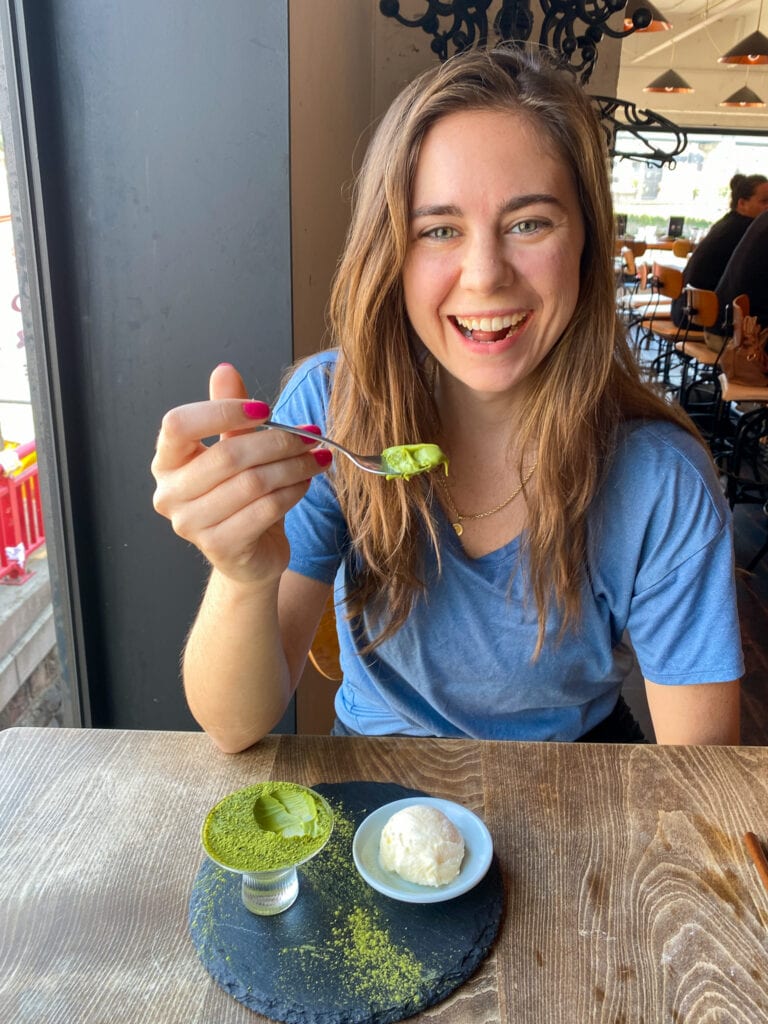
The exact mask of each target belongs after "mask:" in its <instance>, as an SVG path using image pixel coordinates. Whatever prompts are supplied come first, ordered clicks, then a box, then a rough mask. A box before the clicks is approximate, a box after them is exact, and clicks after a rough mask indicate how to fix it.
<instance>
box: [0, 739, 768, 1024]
mask: <svg viewBox="0 0 768 1024" xmlns="http://www.w3.org/2000/svg"><path fill="white" fill-rule="evenodd" d="M0 766H1V767H0V1021H2V1022H3V1024H6V1022H8V1024H10V1022H13V1024H24V1022H34V1024H122V1022H126V1024H128V1022H130V1024H136V1022H138V1021H142V1022H143V1021H151V1022H153V1024H154V1022H158V1024H177V1022H178V1024H240V1022H255V1021H257V1020H260V1019H262V1018H260V1017H259V1016H258V1015H256V1014H253V1013H251V1011H249V1010H248V1009H246V1008H245V1007H243V1006H241V1005H240V1004H239V1003H237V1002H235V1001H234V1000H232V999H231V998H230V997H229V996H227V995H226V994H225V993H224V992H223V991H222V990H221V989H219V988H218V986H217V985H216V984H215V983H214V982H213V981H212V980H211V978H210V977H209V976H208V974H207V973H206V972H205V970H204V969H203V968H202V966H201V965H200V963H199V962H198V960H197V958H196V954H195V950H194V948H193V946H192V943H191V941H190V939H189V937H188V932H187V907H188V900H189V893H190V889H191V886H192V882H193V880H194V877H195V875H196V873H197V870H198V867H199V865H200V863H201V861H202V857H203V854H202V851H201V848H200V845H199V831H200V825H201V822H202V819H203V817H204V815H205V812H206V811H207V810H208V809H209V808H210V807H211V806H212V804H213V803H215V802H216V800H218V799H219V798H220V797H222V796H224V795H226V794H227V793H229V792H231V791H232V790H234V789H237V788H239V787H240V786H243V785H247V784H249V783H251V782H254V781H256V780H258V779H265V778H268V777H272V778H282V779H292V780H295V781H298V782H302V783H305V784H309V785H312V784H315V783H318V782H323V781H324V782H340V781H344V780H349V779H374V780H381V781H395V782H400V783H402V784H404V785H408V786H413V787H415V788H420V789H423V790H425V791H426V792H429V793H432V794H434V795H436V796H442V797H446V798H449V799H452V800H457V801H459V802H461V803H463V804H465V805H466V806H468V807H470V808H471V809H473V810H474V811H476V812H478V813H479V814H481V815H482V816H483V817H484V819H485V821H486V822H487V824H488V826H489V828H490V830H491V833H492V835H493V838H494V843H495V848H496V852H497V854H498V857H499V859H500V862H501V866H502V869H503V871H504V875H505V880H506V889H507V908H506V917H505V921H504V923H503V925H502V931H501V934H500V937H499V940H498V943H497V947H496V950H495V952H494V953H492V955H491V956H490V957H489V959H488V960H486V962H485V963H484V965H483V966H482V967H481V968H480V970H479V971H478V973H477V974H476V975H475V976H474V977H473V978H472V979H471V980H470V981H469V982H468V983H467V984H466V985H465V986H463V987H462V988H461V989H459V990H458V991H457V992H456V993H455V994H454V995H453V996H452V997H451V998H450V999H449V1000H447V1001H446V1002H445V1003H442V1004H440V1005H439V1006H436V1007H434V1008H432V1009H431V1010H429V1011H427V1012H426V1013H424V1014H422V1015H421V1016H420V1017H419V1018H418V1019H419V1020H424V1021H432V1022H434V1021H439V1022H441V1024H473V1022H475V1021H483V1022H486V1024H487V1022H493V1021H499V1022H515V1024H560V1022H562V1024H595V1022H601V1024H616V1022H618V1021H622V1022H626V1024H639V1022H640V1021H645V1022H647V1024H661V1022H667V1021H669V1022H673V1021H674V1022H679V1024H693V1022H699V1021H704V1020H706V1021H707V1024H720V1022H729V1024H730V1022H738V1024H756V1022H757V1021H763V1020H767V1019H768V893H766V892H765V891H764V890H763V889H762V887H761V886H760V883H759V880H758V876H757V872H756V870H755V868H754V866H753V865H752V862H751V861H750V860H749V859H748V857H747V855H746V852H745V850H744V846H743V843H742V836H743V833H744V832H745V831H747V830H751V831H754V832H756V833H757V835H758V836H759V837H760V838H761V839H762V840H763V842H764V843H765V841H766V840H768V749H767V748H762V747H744V748H722V747H721V748H716V747H690V748H680V747H677V748H676V747H667V748H664V747H653V746H637V747H634V746H607V745H598V744H519V743H479V742H474V741H461V740H455V741H454V740H451V741H444V740H410V739H397V738H383V739H357V738H354V739H352V738H350V739H341V738H331V737H311V736H302V737H294V736H283V737H268V738H267V739H266V740H264V741H263V742H262V743H261V744H259V745H257V746H256V747H254V748H253V749H252V750H250V751H248V752H246V753H245V754H240V755H225V754H221V753H219V752H218V751H217V750H216V749H215V748H214V747H213V746H212V744H211V743H210V741H209V740H208V739H207V737H205V736H202V735H200V734H195V733H160V732H158V733H153V732H118V731H115V732H109V731H95V730H94V731H91V730H58V729H50V730H43V729H11V730H8V731H7V732H5V733H2V734H0Z"/></svg>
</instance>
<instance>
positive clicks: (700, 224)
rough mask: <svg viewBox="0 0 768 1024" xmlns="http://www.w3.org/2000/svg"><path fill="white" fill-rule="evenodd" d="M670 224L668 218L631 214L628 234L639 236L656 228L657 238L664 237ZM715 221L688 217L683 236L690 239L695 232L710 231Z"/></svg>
mask: <svg viewBox="0 0 768 1024" xmlns="http://www.w3.org/2000/svg"><path fill="white" fill-rule="evenodd" d="M668 224H669V218H668V217H656V216H654V215H653V214H652V213H630V214H629V216H628V218H627V234H628V235H639V234H641V233H642V231H643V229H644V228H654V229H655V233H656V235H657V236H661V235H664V234H665V233H666V230H667V225H668ZM712 224H713V221H711V220H705V219H704V218H703V217H686V218H685V230H684V231H683V234H684V235H685V237H686V238H687V237H689V236H690V235H691V234H693V232H694V231H702V230H703V231H708V230H709V228H710V227H711V226H712Z"/></svg>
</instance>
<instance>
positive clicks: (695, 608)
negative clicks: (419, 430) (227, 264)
mask: <svg viewBox="0 0 768 1024" xmlns="http://www.w3.org/2000/svg"><path fill="white" fill-rule="evenodd" d="M335 360H336V354H335V352H323V353H320V354H318V355H317V356H313V357H312V358H311V359H309V360H307V361H306V362H305V363H304V364H303V365H302V366H301V367H300V368H299V370H298V371H297V372H296V374H295V375H294V377H293V378H292V379H291V381H290V382H289V384H288V386H287V388H286V389H285V391H284V393H283V394H282V395H281V397H280V400H279V402H278V404H277V407H276V409H275V418H276V419H282V420H283V421H285V422H288V423H315V424H317V425H318V426H319V427H321V428H324V427H325V422H326V412H325V410H326V404H327V396H328V388H329V383H330V378H331V376H332V373H333V367H334V365H335ZM338 457H340V458H343V456H337V458H338ZM435 514H436V517H437V521H438V524H439V537H440V544H441V554H442V560H443V565H442V571H441V573H440V574H438V573H437V570H436V567H435V565H434V564H433V563H431V564H430V565H429V566H428V588H427V593H426V594H425V596H424V597H421V598H419V599H418V600H417V601H416V603H415V605H414V608H413V610H412V612H411V614H410V616H409V617H408V620H407V621H406V623H405V624H404V625H403V627H402V628H401V629H400V630H399V631H398V632H397V633H396V634H395V635H394V636H393V637H391V638H390V639H389V640H387V641H385V642H384V643H382V644H380V645H379V646H378V647H377V648H375V650H374V651H373V652H372V653H369V654H366V655H360V654H359V653H358V650H359V649H361V648H362V647H364V646H365V642H366V640H367V636H368V633H367V630H368V628H371V635H375V634H376V633H377V632H378V630H377V628H376V626H375V623H373V624H371V623H369V622H367V621H366V617H365V616H364V617H363V620H364V621H363V622H362V623H359V624H357V625H356V626H355V628H354V629H353V628H352V627H351V626H350V623H349V622H348V621H347V619H346V618H345V615H344V614H343V596H344V591H345V587H346V585H347V581H348V578H349V576H350V572H351V569H352V565H351V548H350V540H349V534H348V530H347V526H346V523H345V521H344V518H343V516H342V514H341V511H340V509H339V506H338V503H337V501H336V498H335V494H334V491H333V479H332V473H331V474H330V475H329V474H324V475H322V476H318V477H316V478H315V479H314V480H313V481H312V484H311V486H310V488H309V491H308V493H307V495H306V496H305V497H304V498H303V499H302V500H301V501H300V502H299V503H298V505H297V506H296V507H295V508H293V509H292V510H291V511H290V512H289V513H288V515H287V516H286V532H287V535H288V539H289V541H290V545H291V561H290V568H291V569H292V570H294V571H295V572H297V573H300V574H302V575H304V576H309V577H311V578H312V579H316V580H320V581H322V582H325V583H332V582H333V583H335V592H336V601H337V607H338V608H339V611H340V614H338V615H337V626H338V630H339V643H340V650H341V667H342V671H343V682H342V684H341V686H340V688H339V691H338V693H337V695H336V713H337V715H338V717H339V719H340V720H341V722H342V723H343V724H344V725H346V726H347V727H348V728H349V729H352V730H354V731H356V732H360V733H365V734H373V735H375V734H386V733H403V734H406V735H412V736H453V737H475V738H480V739H516V740H574V739H577V738H578V737H579V736H581V735H582V734H583V733H585V732H586V731H587V730H589V729H591V728H593V727H594V726H595V725H597V724H598V723H599V722H601V721H602V720H603V719H604V718H605V717H606V715H607V714H608V713H609V712H610V711H611V710H612V708H613V706H614V704H615V702H616V699H617V696H618V693H619V692H620V690H621V685H622V681H623V679H624V677H625V676H626V674H627V672H628V671H629V668H630V666H631V664H632V655H631V652H630V651H629V650H628V648H627V647H626V645H625V644H623V643H622V637H623V634H624V632H625V630H626V631H627V632H628V633H629V635H630V637H631V640H632V645H633V647H634V649H635V652H636V654H637V658H638V661H639V663H640V667H641V670H642V672H643V675H644V676H645V677H646V678H647V679H650V680H652V681H653V682H655V683H660V684H669V685H684V684H689V683H710V682H725V681H728V680H731V679H736V678H738V677H739V676H741V675H742V673H743V670H744V667H743V661H742V656H741V642H740V631H739V624H738V616H737V611H736V595H735V583H734V573H733V545H732V534H731V519H730V514H729V509H728V506H727V504H726V502H725V500H724V498H723V495H722V493H721V491H720V488H719V485H718V481H717V478H716V476H715V473H714V471H713V469H712V467H711V463H710V461H709V459H708V456H707V454H706V452H705V451H704V450H703V448H702V447H701V445H699V444H698V443H697V442H696V440H695V439H694V438H692V437H691V436H690V435H688V434H687V433H686V432H685V431H684V430H682V429H680V428H679V427H676V426H675V425H674V424H671V423H664V422H655V421H654V422H639V421H638V422H632V423H629V424H627V425H626V426H625V427H624V428H623V430H622V433H621V438H620V441H619V445H618V450H617V452H616V454H615V458H614V459H613V461H612V463H611V467H610V469H609V472H608V475H607V477H606V479H605V482H604V484H603V486H602V488H601V490H600V493H599V494H598V495H597V497H596V499H595V501H594V502H593V506H592V509H591V510H590V514H589V525H588V545H589V555H588V572H587V580H586V582H585V584H584V588H583V594H582V611H581V619H580V621H579V623H578V624H577V625H574V626H572V627H570V628H569V629H568V630H567V631H566V633H565V635H564V636H562V637H559V636H558V633H559V630H560V617H559V615H558V613H557V611H556V610H552V611H551V612H550V616H549V619H548V625H547V638H546V641H545V644H544V648H543V650H542V652H541V654H540V655H539V657H538V659H537V660H536V661H533V660H532V654H533V650H534V647H535V644H536V636H537V618H536V607H535V603H534V601H533V599H532V597H531V595H530V593H528V592H527V591H526V588H525V586H524V581H523V576H524V573H521V572H520V566H519V555H520V538H519V537H518V538H516V539H514V540H512V541H511V542H510V543H509V544H506V545H504V547H502V548H500V549H499V550H497V551H493V552H491V553H490V554H487V555H484V556H483V557H481V558H470V557H468V556H467V555H466V554H465V552H464V550H463V548H462V546H461V543H460V541H459V538H458V537H457V536H456V534H455V533H454V531H453V529H452V527H451V525H450V523H449V522H448V519H447V517H446V516H445V514H444V513H443V511H442V508H441V507H440V506H439V504H438V505H437V507H436V509H435ZM356 631H357V632H356Z"/></svg>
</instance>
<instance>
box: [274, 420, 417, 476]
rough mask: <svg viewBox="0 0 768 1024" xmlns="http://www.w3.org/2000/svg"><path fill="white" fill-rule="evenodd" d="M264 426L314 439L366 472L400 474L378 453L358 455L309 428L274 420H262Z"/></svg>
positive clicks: (381, 474) (387, 474) (386, 474)
mask: <svg viewBox="0 0 768 1024" xmlns="http://www.w3.org/2000/svg"><path fill="white" fill-rule="evenodd" d="M263 425H264V426H265V427H273V428H274V429H275V430H285V431H287V432H288V433H289V434H298V435H299V437H306V438H308V439H309V440H310V441H314V442H315V443H316V444H322V445H325V446H326V447H328V448H336V449H338V450H339V451H340V452H341V454H342V455H346V456H347V458H348V459H351V460H352V462H354V464H355V465H356V466H359V468H360V469H362V470H365V472H366V473H375V474H376V475H377V476H390V477H391V476H400V475H401V474H400V473H397V472H395V473H393V472H392V469H391V467H389V466H387V464H386V462H384V460H383V459H382V457H381V456H380V455H358V454H357V453H356V452H351V451H349V450H348V449H347V448H345V447H344V446H343V445H341V444H339V443H338V441H331V439H330V438H329V437H323V436H322V434H315V433H314V432H313V431H311V430H303V429H302V428H301V427H289V426H287V425H286V424H285V423H275V421H274V420H264V424H263Z"/></svg>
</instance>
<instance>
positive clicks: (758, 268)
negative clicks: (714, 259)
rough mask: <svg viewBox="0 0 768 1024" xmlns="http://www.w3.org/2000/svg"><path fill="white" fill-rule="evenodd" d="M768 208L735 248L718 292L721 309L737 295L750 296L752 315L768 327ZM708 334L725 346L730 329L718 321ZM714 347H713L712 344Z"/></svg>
mask: <svg viewBox="0 0 768 1024" xmlns="http://www.w3.org/2000/svg"><path fill="white" fill-rule="evenodd" d="M766 265H768V211H766V212H765V213H761V214H760V216H759V217H756V218H755V219H754V220H753V221H752V223H751V224H750V226H749V227H748V228H747V230H746V232H745V234H744V237H743V238H742V239H741V241H740V242H739V244H738V245H737V246H736V248H735V249H734V250H733V255H732V256H731V258H730V259H729V260H728V265H727V266H726V268H725V270H724V272H723V276H722V277H721V278H720V280H719V282H718V284H717V288H715V292H716V293H717V298H718V300H719V302H720V309H723V310H724V309H726V307H728V306H730V305H731V303H732V302H733V300H734V299H735V298H736V296H737V295H746V296H747V297H748V298H749V315H750V316H756V317H757V319H758V322H759V324H760V326H761V327H768V270H766ZM707 333H708V334H712V335H714V338H715V343H719V345H720V347H722V343H723V336H724V335H725V334H726V333H728V332H727V330H726V329H725V328H724V327H723V326H722V325H718V326H717V327H715V328H713V329H712V331H711V332H710V331H708V332H707ZM710 347H713V346H712V345H711V346H710Z"/></svg>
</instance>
